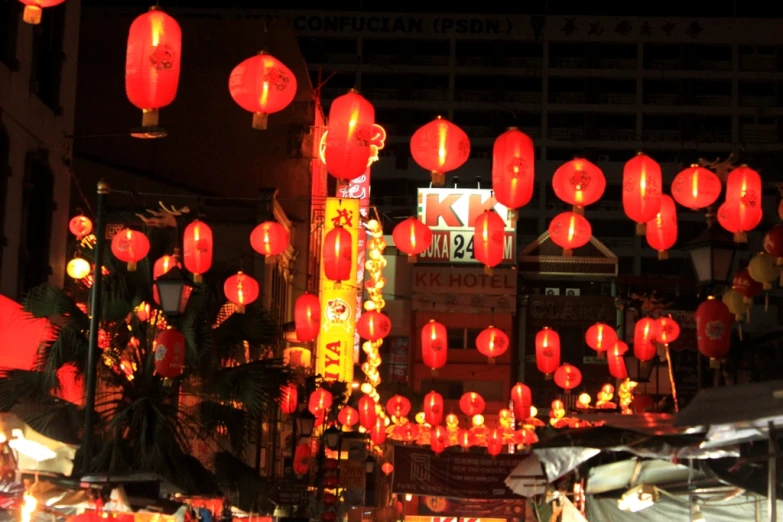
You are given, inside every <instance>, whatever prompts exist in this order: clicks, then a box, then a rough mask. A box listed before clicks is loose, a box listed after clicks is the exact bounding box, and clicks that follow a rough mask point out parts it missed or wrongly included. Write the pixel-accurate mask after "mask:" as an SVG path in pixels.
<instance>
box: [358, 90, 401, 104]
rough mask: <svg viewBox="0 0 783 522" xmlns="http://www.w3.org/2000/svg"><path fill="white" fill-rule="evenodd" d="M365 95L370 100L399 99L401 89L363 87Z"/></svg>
mask: <svg viewBox="0 0 783 522" xmlns="http://www.w3.org/2000/svg"><path fill="white" fill-rule="evenodd" d="M362 90H363V91H364V96H366V97H367V99H368V100H378V101H381V100H397V99H399V91H398V90H397V89H362Z"/></svg>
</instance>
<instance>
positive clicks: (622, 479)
mask: <svg viewBox="0 0 783 522" xmlns="http://www.w3.org/2000/svg"><path fill="white" fill-rule="evenodd" d="M705 478H707V476H706V475H705V474H704V473H703V472H702V471H700V470H698V469H693V468H689V467H688V466H685V465H683V464H675V463H673V462H668V461H665V460H640V459H627V460H621V461H619V462H611V463H609V464H602V465H600V466H594V467H592V468H590V471H589V472H588V475H587V486H586V487H585V493H587V494H589V495H590V494H592V495H598V494H602V493H609V492H611V491H617V490H623V491H625V490H627V489H628V488H631V487H633V486H637V485H639V484H650V485H656V486H665V485H666V484H676V483H678V482H687V481H688V480H689V479H690V480H692V481H701V480H703V479H705Z"/></svg>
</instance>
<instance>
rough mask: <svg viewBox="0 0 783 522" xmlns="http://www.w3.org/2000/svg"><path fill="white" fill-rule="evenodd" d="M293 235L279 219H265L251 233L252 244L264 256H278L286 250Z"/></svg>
mask: <svg viewBox="0 0 783 522" xmlns="http://www.w3.org/2000/svg"><path fill="white" fill-rule="evenodd" d="M290 241H291V237H290V235H289V234H288V230H286V229H285V227H284V226H283V225H281V224H280V223H278V222H277V221H264V222H263V223H261V224H260V225H258V226H257V227H256V228H254V229H253V231H252V232H251V233H250V246H251V247H253V250H255V251H256V252H258V253H259V254H261V255H262V256H267V257H270V256H276V255H279V254H282V253H283V252H285V250H286V249H287V248H288V244H289V242H290Z"/></svg>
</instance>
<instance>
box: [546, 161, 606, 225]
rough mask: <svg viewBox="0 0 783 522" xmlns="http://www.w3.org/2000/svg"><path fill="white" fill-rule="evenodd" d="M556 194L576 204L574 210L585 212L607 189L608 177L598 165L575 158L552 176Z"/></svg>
mask: <svg viewBox="0 0 783 522" xmlns="http://www.w3.org/2000/svg"><path fill="white" fill-rule="evenodd" d="M552 188H553V189H554V191H555V196H557V197H558V199H560V200H561V201H564V202H565V203H568V204H569V205H573V206H574V212H576V213H578V214H583V213H584V207H586V206H587V205H592V204H593V203H595V202H596V201H598V200H599V199H601V196H602V195H603V193H604V190H606V178H605V177H604V173H603V172H602V171H601V169H600V168H598V166H597V165H595V164H593V163H591V162H589V161H587V160H586V159H584V158H575V159H572V160H571V161H568V162H566V163H564V164H563V165H561V166H560V167H559V168H558V169H557V170H556V171H555V175H554V176H553V177H552Z"/></svg>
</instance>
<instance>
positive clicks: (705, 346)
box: [696, 296, 734, 368]
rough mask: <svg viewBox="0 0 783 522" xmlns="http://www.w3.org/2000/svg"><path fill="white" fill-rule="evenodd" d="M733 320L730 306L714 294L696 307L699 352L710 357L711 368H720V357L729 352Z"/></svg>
mask: <svg viewBox="0 0 783 522" xmlns="http://www.w3.org/2000/svg"><path fill="white" fill-rule="evenodd" d="M733 322H734V317H733V316H732V314H731V312H730V311H729V308H728V307H727V306H726V305H725V304H723V301H718V300H717V299H715V298H714V297H713V296H709V297H708V298H707V300H706V301H704V302H703V303H702V304H700V305H699V307H698V308H697V309H696V342H697V344H698V347H699V352H700V353H701V354H702V355H704V356H705V357H709V358H710V367H711V368H719V367H720V362H719V359H722V358H723V357H725V356H726V354H727V353H729V348H730V347H731V323H733Z"/></svg>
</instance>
